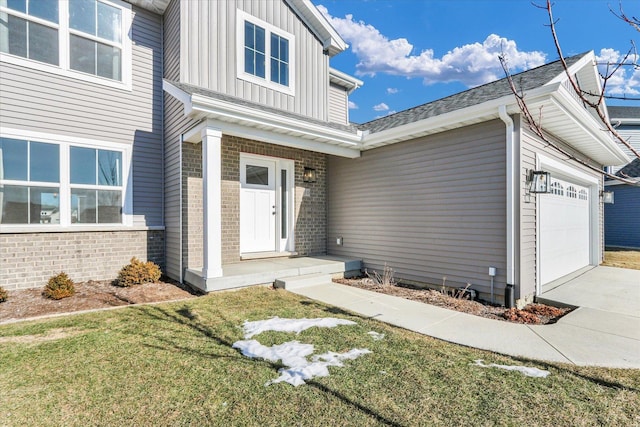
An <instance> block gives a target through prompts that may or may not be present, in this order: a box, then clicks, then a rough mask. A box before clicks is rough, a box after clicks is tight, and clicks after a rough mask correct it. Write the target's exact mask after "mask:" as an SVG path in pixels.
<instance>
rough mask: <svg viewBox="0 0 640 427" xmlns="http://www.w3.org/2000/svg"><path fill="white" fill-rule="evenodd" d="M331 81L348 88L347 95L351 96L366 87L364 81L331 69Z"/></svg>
mask: <svg viewBox="0 0 640 427" xmlns="http://www.w3.org/2000/svg"><path fill="white" fill-rule="evenodd" d="M329 81H330V82H331V83H335V84H337V85H340V86H342V87H344V88H346V89H347V94H349V95H351V93H352V92H353V91H354V90H356V89H358V88H360V87H362V85H364V82H363V81H362V80H358V79H356V78H355V77H353V76H350V75H349V74H347V73H343V72H342V71H340V70H336V69H335V68H329Z"/></svg>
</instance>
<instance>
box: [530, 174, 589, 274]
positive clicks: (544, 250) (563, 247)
mask: <svg viewBox="0 0 640 427" xmlns="http://www.w3.org/2000/svg"><path fill="white" fill-rule="evenodd" d="M539 202H540V218H539V220H540V283H541V284H543V285H544V284H547V283H549V282H551V281H553V280H555V279H557V278H559V277H562V276H565V275H567V274H569V273H572V272H574V271H576V270H578V269H580V268H582V267H585V266H587V265H589V261H590V259H589V258H590V257H589V254H590V247H589V246H590V239H589V233H590V228H591V227H590V223H589V203H590V201H589V189H588V188H586V187H583V186H580V185H578V184H575V183H572V182H568V181H563V180H560V179H555V178H552V180H551V193H548V194H540V195H539Z"/></svg>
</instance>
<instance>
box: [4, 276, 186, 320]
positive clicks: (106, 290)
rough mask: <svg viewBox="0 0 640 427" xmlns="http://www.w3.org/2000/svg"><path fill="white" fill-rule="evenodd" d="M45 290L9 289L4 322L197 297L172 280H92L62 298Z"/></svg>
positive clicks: (79, 284)
mask: <svg viewBox="0 0 640 427" xmlns="http://www.w3.org/2000/svg"><path fill="white" fill-rule="evenodd" d="M42 290H43V289H42V288H37V289H18V290H10V291H7V292H8V294H9V297H8V299H7V301H5V302H3V303H0V322H5V321H9V320H17V319H27V318H31V317H39V316H45V315H49V314H56V313H70V312H75V311H83V310H92V309H100V308H108V307H118V306H124V305H132V304H141V303H149V302H161V301H171V300H177V299H184V298H194V297H196V296H197V294H196V293H195V292H194V291H193V290H191V289H189V288H188V287H183V286H182V285H180V284H179V283H176V282H172V281H169V280H167V281H160V282H157V283H146V284H143V285H135V286H131V287H128V288H123V287H119V286H115V285H113V284H112V282H111V281H109V280H102V281H95V280H90V281H87V282H82V283H76V284H75V290H76V293H75V294H74V295H72V296H70V297H68V298H63V299H60V300H52V299H49V298H46V297H44V296H43V295H42Z"/></svg>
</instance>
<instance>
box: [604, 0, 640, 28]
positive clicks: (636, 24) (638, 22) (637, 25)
mask: <svg viewBox="0 0 640 427" xmlns="http://www.w3.org/2000/svg"><path fill="white" fill-rule="evenodd" d="M609 10H610V11H611V13H613V14H614V15H615V16H616V17H617V18H619V19H621V20H622V21H624V22H626V23H627V24H629V25H631V27H633V28H634V29H635V30H636V31H639V32H640V20H639V19H638V18H636V17H635V16H632V17H631V18H629V17H628V16H627V15H626V14H625V13H624V9H623V8H622V0H621V1H620V2H619V3H618V10H619V11H620V12H619V14H618V13H616V12H614V11H613V9H611V7H609Z"/></svg>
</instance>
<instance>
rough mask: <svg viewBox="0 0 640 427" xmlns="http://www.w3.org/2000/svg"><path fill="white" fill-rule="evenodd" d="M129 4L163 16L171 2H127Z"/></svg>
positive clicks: (144, 0)
mask: <svg viewBox="0 0 640 427" xmlns="http://www.w3.org/2000/svg"><path fill="white" fill-rule="evenodd" d="M126 1H127V2H129V3H131V4H133V5H135V6H138V7H141V8H142V9H146V10H150V11H151V12H154V13H157V14H158V15H163V14H164V12H165V11H166V10H167V7H169V3H170V2H171V0H126Z"/></svg>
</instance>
